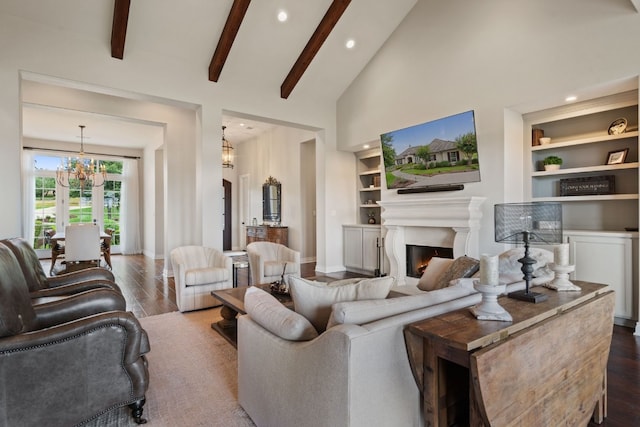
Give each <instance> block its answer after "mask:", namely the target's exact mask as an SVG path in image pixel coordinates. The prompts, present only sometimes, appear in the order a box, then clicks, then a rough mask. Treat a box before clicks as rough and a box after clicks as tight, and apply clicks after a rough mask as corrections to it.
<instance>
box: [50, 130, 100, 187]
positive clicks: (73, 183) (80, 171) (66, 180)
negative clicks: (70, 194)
mask: <svg viewBox="0 0 640 427" xmlns="http://www.w3.org/2000/svg"><path fill="white" fill-rule="evenodd" d="M79 126H80V152H79V153H78V157H76V158H75V159H71V157H69V158H67V159H66V164H65V163H64V160H62V162H61V164H60V166H58V170H57V172H56V181H57V182H58V184H59V185H61V186H63V187H80V188H81V189H84V188H85V187H102V186H103V185H104V182H105V180H106V178H107V168H106V167H105V165H100V164H99V162H98V161H96V162H94V160H93V159H91V160H89V159H85V158H84V128H85V126H84V125H79Z"/></svg>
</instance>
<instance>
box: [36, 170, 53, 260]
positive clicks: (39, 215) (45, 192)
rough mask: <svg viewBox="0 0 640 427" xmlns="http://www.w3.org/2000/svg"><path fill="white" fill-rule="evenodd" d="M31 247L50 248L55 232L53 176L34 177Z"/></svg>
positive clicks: (37, 248) (38, 248)
mask: <svg viewBox="0 0 640 427" xmlns="http://www.w3.org/2000/svg"><path fill="white" fill-rule="evenodd" d="M34 209H35V212H34V215H33V218H34V224H33V226H34V233H33V236H34V238H33V248H34V249H36V250H40V249H42V250H50V249H51V241H50V239H51V236H53V234H55V232H56V182H55V178H51V177H44V176H36V177H35V204H34Z"/></svg>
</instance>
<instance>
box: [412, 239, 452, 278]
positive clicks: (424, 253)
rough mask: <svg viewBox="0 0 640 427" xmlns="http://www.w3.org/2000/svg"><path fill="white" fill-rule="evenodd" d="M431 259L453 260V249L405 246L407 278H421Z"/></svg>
mask: <svg viewBox="0 0 640 427" xmlns="http://www.w3.org/2000/svg"><path fill="white" fill-rule="evenodd" d="M433 257H438V258H453V248H443V247H438V246H423V245H407V277H416V278H418V279H419V278H420V277H422V273H423V272H424V270H425V268H427V265H429V261H430V260H431V258H433Z"/></svg>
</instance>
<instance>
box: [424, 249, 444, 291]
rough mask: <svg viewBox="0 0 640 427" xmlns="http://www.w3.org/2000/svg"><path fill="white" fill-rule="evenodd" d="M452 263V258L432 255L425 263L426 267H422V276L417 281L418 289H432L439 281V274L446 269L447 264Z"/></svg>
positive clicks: (435, 287)
mask: <svg viewBox="0 0 640 427" xmlns="http://www.w3.org/2000/svg"><path fill="white" fill-rule="evenodd" d="M451 263H453V259H452V258H440V257H435V256H434V257H432V258H431V259H430V260H429V264H427V268H425V269H424V272H423V273H422V277H420V280H419V281H418V289H420V290H423V291H434V290H436V289H438V288H437V286H438V283H439V281H440V276H442V274H443V273H444V272H445V271H447V269H448V268H449V266H451Z"/></svg>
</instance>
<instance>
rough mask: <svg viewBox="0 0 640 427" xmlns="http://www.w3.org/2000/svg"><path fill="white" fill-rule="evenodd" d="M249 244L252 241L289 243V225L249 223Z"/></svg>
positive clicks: (286, 244)
mask: <svg viewBox="0 0 640 427" xmlns="http://www.w3.org/2000/svg"><path fill="white" fill-rule="evenodd" d="M246 227H247V245H248V244H249V243H252V242H273V243H280V244H281V245H285V246H288V245H289V227H272V226H270V225H247V226H246Z"/></svg>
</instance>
